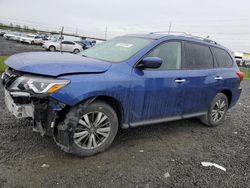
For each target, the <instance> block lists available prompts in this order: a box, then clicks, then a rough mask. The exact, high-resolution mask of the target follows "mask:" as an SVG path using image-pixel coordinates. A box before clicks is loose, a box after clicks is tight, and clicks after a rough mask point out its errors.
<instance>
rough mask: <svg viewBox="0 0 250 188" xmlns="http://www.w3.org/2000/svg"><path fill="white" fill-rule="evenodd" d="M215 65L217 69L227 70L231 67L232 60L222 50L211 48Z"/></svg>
mask: <svg viewBox="0 0 250 188" xmlns="http://www.w3.org/2000/svg"><path fill="white" fill-rule="evenodd" d="M212 49H213V53H214V57H215V60H216V63H217V65H218V66H219V67H224V68H229V67H232V65H233V60H232V58H231V57H230V55H229V54H228V53H227V52H226V51H225V50H222V49H219V48H212Z"/></svg>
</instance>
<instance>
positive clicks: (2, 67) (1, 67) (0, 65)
mask: <svg viewBox="0 0 250 188" xmlns="http://www.w3.org/2000/svg"><path fill="white" fill-rule="evenodd" d="M6 58H7V56H0V73H2V72H4V70H5V69H6V65H5V64H4V60H5V59H6Z"/></svg>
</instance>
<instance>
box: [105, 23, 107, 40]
mask: <svg viewBox="0 0 250 188" xmlns="http://www.w3.org/2000/svg"><path fill="white" fill-rule="evenodd" d="M107 33H108V27H107V26H106V29H105V40H107Z"/></svg>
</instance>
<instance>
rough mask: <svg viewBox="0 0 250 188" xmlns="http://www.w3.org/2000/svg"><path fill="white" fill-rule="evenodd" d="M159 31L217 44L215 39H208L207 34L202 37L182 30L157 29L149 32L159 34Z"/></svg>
mask: <svg viewBox="0 0 250 188" xmlns="http://www.w3.org/2000/svg"><path fill="white" fill-rule="evenodd" d="M160 33H167V34H168V35H170V34H172V35H174V34H179V35H180V36H185V37H192V38H196V39H200V40H203V41H205V42H209V43H213V44H218V43H217V42H216V41H214V40H211V39H209V36H207V37H206V38H204V37H200V36H196V35H192V34H190V33H187V32H182V31H157V32H151V33H149V34H160Z"/></svg>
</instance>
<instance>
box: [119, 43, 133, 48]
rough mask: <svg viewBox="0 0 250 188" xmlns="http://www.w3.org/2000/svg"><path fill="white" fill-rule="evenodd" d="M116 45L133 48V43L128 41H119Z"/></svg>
mask: <svg viewBox="0 0 250 188" xmlns="http://www.w3.org/2000/svg"><path fill="white" fill-rule="evenodd" d="M116 46H119V47H123V48H131V47H132V46H133V44H128V43H118V44H116Z"/></svg>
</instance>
